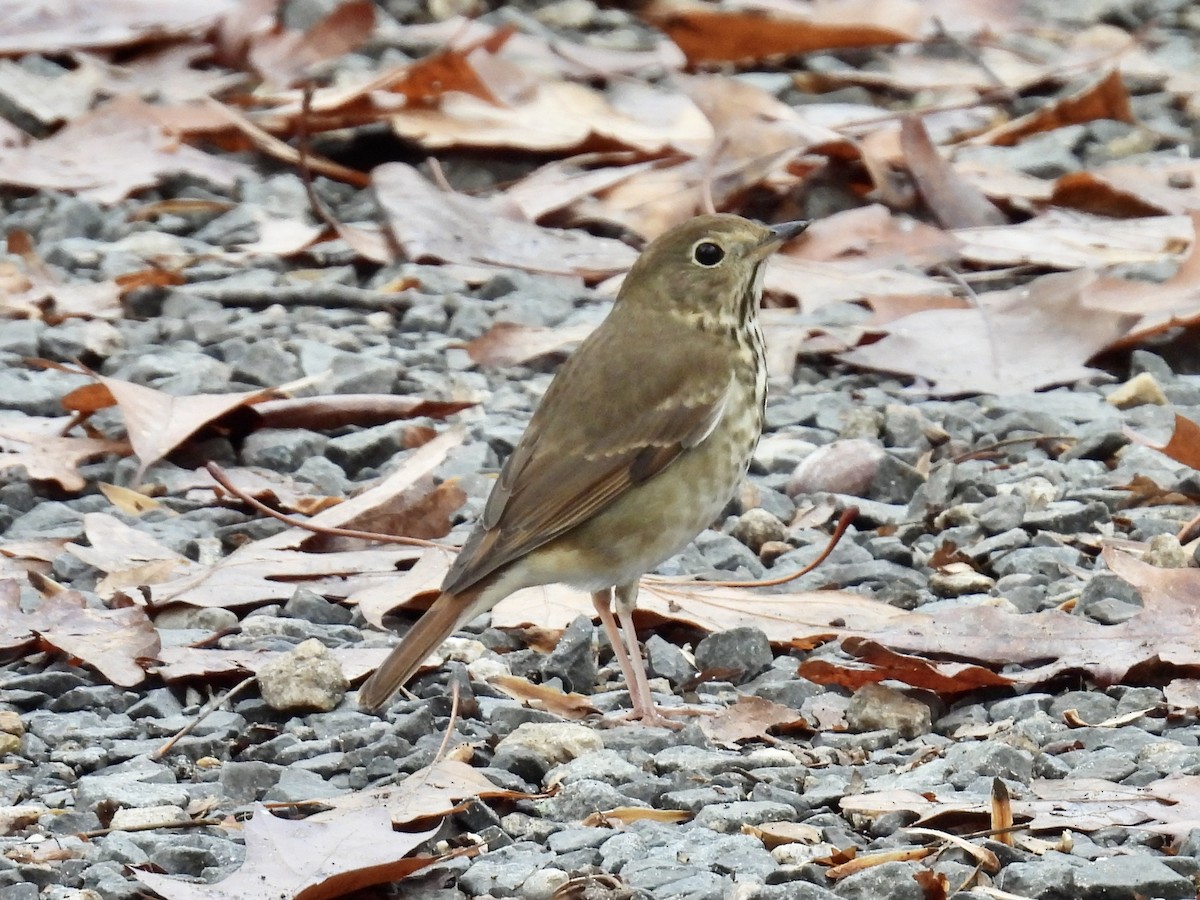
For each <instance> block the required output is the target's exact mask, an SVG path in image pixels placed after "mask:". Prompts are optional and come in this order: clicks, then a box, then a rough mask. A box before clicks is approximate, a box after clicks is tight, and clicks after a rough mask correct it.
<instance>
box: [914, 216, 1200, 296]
mask: <svg viewBox="0 0 1200 900" xmlns="http://www.w3.org/2000/svg"><path fill="white" fill-rule="evenodd" d="M954 235H955V237H957V238H958V239H959V240H960V241H962V248H961V251H960V255H961V256H962V258H963V259H964V260H967V261H968V262H971V263H974V264H975V265H977V266H979V267H981V268H1000V267H1003V266H1030V265H1032V266H1046V267H1049V268H1051V269H1083V268H1087V269H1101V268H1103V267H1105V266H1115V265H1122V264H1124V263H1147V262H1155V263H1157V262H1161V261H1162V259H1163V257H1164V256H1167V255H1173V254H1177V253H1179V252H1180V251H1182V250H1183V249H1184V248H1186V247H1188V246H1189V245H1190V244H1191V242H1192V237H1193V230H1192V222H1191V220H1190V219H1189V218H1188V217H1187V216H1151V217H1150V218H1144V219H1106V218H1103V217H1102V216H1092V215H1088V214H1087V213H1081V212H1074V211H1071V210H1050V211H1049V212H1046V213H1044V214H1042V215H1040V216H1038V217H1037V218H1034V219H1030V220H1029V221H1027V222H1022V223H1020V224H1019V225H1005V226H1002V227H987V228H960V229H958V230H957V231H955V232H954ZM911 293H921V292H920V291H912V292H911Z"/></svg>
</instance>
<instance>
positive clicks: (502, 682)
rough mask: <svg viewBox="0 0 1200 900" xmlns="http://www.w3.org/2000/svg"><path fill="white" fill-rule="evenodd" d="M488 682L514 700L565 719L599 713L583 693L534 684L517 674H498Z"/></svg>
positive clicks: (581, 717)
mask: <svg viewBox="0 0 1200 900" xmlns="http://www.w3.org/2000/svg"><path fill="white" fill-rule="evenodd" d="M487 683H488V684H490V685H491V686H492V687H494V688H498V689H499V690H501V691H503V692H504V693H506V694H508V696H510V697H512V698H513V699H514V700H520V701H521V702H523V703H526V704H528V705H529V706H531V707H533V708H534V709H543V710H545V711H546V712H548V713H553V714H554V715H556V716H562V717H563V718H564V719H570V720H572V721H576V720H579V719H586V718H587V717H588V716H593V715H598V714H599V712H600V711H599V710H598V709H596V707H594V706H592V702H591V700H589V699H588V698H587V697H586V696H585V695H583V694H577V693H574V692H567V691H560V690H558V689H556V688H552V687H547V686H546V685H544V684H534V683H533V682H531V681H529V680H528V679H526V678H519V677H517V676H516V675H496V676H495V677H493V678H489V679H488V680H487Z"/></svg>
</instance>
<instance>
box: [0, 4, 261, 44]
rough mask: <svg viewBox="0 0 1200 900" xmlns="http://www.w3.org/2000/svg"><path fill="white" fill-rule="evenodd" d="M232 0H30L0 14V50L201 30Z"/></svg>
mask: <svg viewBox="0 0 1200 900" xmlns="http://www.w3.org/2000/svg"><path fill="white" fill-rule="evenodd" d="M236 4H237V0H189V2H188V3H163V2H162V0H120V2H111V3H102V4H96V3H88V2H86V0H85V2H55V0H30V2H28V3H21V4H20V5H19V6H11V7H9V8H8V9H7V10H5V14H4V16H3V18H2V19H0V54H3V55H5V56H17V55H25V54H33V53H47V54H55V53H63V52H65V51H67V50H69V49H71V48H82V47H123V46H127V45H130V44H141V43H147V44H149V43H154V42H157V41H163V40H167V39H170V38H176V37H182V36H186V35H192V34H196V35H199V34H203V33H204V32H206V31H207V30H208V29H209V28H211V27H212V26H213V25H214V24H215V23H216V22H217V20H218V19H219V18H220V17H221V16H223V15H224V14H225V13H227V12H229V11H230V10H231V9H233V8H234V7H235V6H236Z"/></svg>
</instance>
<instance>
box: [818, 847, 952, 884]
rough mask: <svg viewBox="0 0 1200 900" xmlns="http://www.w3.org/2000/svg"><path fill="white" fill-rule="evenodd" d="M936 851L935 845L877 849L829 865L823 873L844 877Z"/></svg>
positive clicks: (834, 878)
mask: <svg viewBox="0 0 1200 900" xmlns="http://www.w3.org/2000/svg"><path fill="white" fill-rule="evenodd" d="M936 852H937V848H936V847H898V848H896V849H895V850H877V851H876V852H874V853H867V854H865V855H863V856H856V857H854V859H852V860H850V861H849V862H845V863H842V864H840V865H836V866H831V867H830V868H828V869H826V870H825V875H826V876H827V877H829V878H831V879H833V880H834V881H837V880H839V879H842V878H846V877H847V876H849V875H853V874H855V873H856V872H861V871H863V870H864V869H871V868H874V867H875V866H881V865H883V864H884V863H889V862H908V861H909V860H914V859H924V858H925V857H927V856H930V855H932V854H934V853H936Z"/></svg>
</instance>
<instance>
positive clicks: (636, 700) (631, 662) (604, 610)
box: [592, 582, 673, 725]
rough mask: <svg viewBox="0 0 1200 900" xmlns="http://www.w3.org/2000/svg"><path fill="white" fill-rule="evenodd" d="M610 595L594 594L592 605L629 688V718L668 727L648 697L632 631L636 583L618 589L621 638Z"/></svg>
mask: <svg viewBox="0 0 1200 900" xmlns="http://www.w3.org/2000/svg"><path fill="white" fill-rule="evenodd" d="M612 595H613V592H612V589H611V588H608V589H605V590H603V591H595V592H594V593H593V594H592V604H593V605H594V606H595V607H596V614H597V615H598V616H600V624H602V625H603V626H604V633H605V634H607V635H608V642H609V643H610V644H612V648H613V653H614V654H615V655H616V657H617V664H618V665H619V666H620V667H621V674H622V675H624V676H625V684H626V686H627V687H628V688H629V699H630V700H631V701H632V702H633V710H632V712H631V714H630V716H629V718H631V719H640V720H642V721H643V722H646V723H649V724H654V725H660V724H668V723H667V721H666V720H665V719H663V717H662V715H660V714H659V711H658V709H657V708H656V707H655V705H654V698H653V697H651V696H650V683H649V680H648V679H647V678H646V667H645V664H644V663H643V662H642V653H641V651H640V650H639V649H638V645H637V633H636V632H635V631H634V630H633V617H632V615H631V613H632V611H633V603H634V601H636V599H637V582H634V583H633V584H632V585H618V586H617V614H618V615H619V616H620V617H621V625H622V627H623V628H624V629H625V633H624V634H622V631H621V629H620V628H618V627H617V620H616V619H615V618H614V617H613V612H612V599H613V598H612ZM626 638H627V639H628V643H626ZM670 724H673V723H670Z"/></svg>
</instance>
